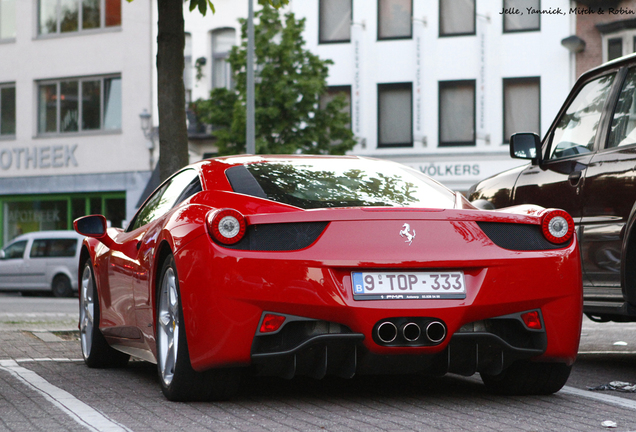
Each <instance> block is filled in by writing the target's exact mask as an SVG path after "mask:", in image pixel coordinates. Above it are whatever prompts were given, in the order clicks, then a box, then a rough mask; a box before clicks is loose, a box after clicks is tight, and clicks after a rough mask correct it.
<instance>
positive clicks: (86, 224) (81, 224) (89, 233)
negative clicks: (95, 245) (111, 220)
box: [73, 215, 107, 239]
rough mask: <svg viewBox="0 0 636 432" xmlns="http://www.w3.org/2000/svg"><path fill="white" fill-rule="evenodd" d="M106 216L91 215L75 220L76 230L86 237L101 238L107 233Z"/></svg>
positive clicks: (74, 226)
mask: <svg viewBox="0 0 636 432" xmlns="http://www.w3.org/2000/svg"><path fill="white" fill-rule="evenodd" d="M106 227H107V224H106V218H105V217H104V216H102V215H90V216H83V217H81V218H77V219H75V220H74V221H73V228H75V231H77V232H78V233H80V234H81V235H83V236H86V237H93V238H97V239H98V238H100V237H101V236H103V235H104V234H106Z"/></svg>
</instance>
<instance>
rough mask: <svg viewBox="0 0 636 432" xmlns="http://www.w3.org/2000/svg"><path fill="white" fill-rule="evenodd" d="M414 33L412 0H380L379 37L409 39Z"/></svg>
mask: <svg viewBox="0 0 636 432" xmlns="http://www.w3.org/2000/svg"><path fill="white" fill-rule="evenodd" d="M412 35H413V2H412V0H378V39H380V40H381V39H407V38H410V37H412Z"/></svg>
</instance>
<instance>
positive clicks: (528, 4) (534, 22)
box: [503, 0, 541, 33]
mask: <svg viewBox="0 0 636 432" xmlns="http://www.w3.org/2000/svg"><path fill="white" fill-rule="evenodd" d="M503 7H504V9H518V10H519V11H520V12H521V13H520V14H511V13H507V14H504V15H503V28H504V33H509V32H521V31H532V30H540V29H541V14H538V13H535V14H530V13H528V11H527V9H528V8H533V9H535V10H541V1H540V0H504V1H503Z"/></svg>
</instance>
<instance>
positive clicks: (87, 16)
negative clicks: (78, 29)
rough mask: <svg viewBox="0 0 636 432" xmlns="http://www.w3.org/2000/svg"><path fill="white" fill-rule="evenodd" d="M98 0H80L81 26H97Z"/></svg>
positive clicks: (87, 27)
mask: <svg viewBox="0 0 636 432" xmlns="http://www.w3.org/2000/svg"><path fill="white" fill-rule="evenodd" d="M99 6H100V0H82V28H83V29H93V28H98V27H99V24H100V23H99V13H100V10H99Z"/></svg>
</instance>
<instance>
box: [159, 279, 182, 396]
mask: <svg viewBox="0 0 636 432" xmlns="http://www.w3.org/2000/svg"><path fill="white" fill-rule="evenodd" d="M157 324H158V325H157V351H158V352H157V357H158V359H157V360H158V362H159V372H160V375H161V379H162V380H163V383H164V385H165V386H169V385H170V383H171V382H172V379H173V377H174V372H175V367H176V365H177V352H178V349H179V294H178V293H177V282H176V278H175V274H174V270H173V269H172V268H171V267H168V268H167V269H166V271H165V273H164V274H163V279H162V281H161V291H160V293H159V307H158V310H157Z"/></svg>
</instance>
